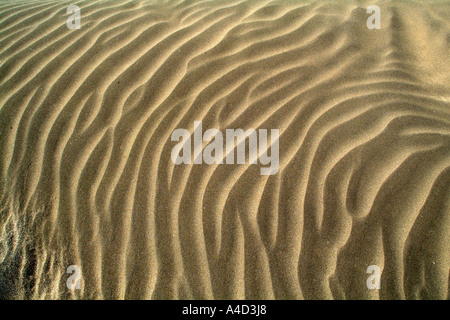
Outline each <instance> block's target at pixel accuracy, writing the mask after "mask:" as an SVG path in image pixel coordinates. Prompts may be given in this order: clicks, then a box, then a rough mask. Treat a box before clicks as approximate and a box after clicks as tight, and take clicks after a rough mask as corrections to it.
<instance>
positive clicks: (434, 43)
mask: <svg viewBox="0 0 450 320" xmlns="http://www.w3.org/2000/svg"><path fill="white" fill-rule="evenodd" d="M70 4H75V5H78V6H79V7H80V8H81V29H79V30H70V29H68V28H67V26H66V21H67V18H68V17H69V16H70V15H69V14H67V13H66V9H67V7H68V6H69V5H70ZM372 4H375V5H378V6H380V8H381V29H380V30H376V29H374V30H369V29H368V28H367V27H366V20H367V18H368V17H369V16H370V14H367V13H366V8H367V7H368V6H369V5H372ZM449 49H450V2H449V1H421V2H420V1H414V2H411V1H396V2H391V1H370V2H369V1H340V2H338V1H285V0H279V1H269V0H263V1H256V0H255V1H249V0H231V1H164V2H163V1H73V2H70V1H4V2H1V3H0V61H1V62H0V153H1V157H0V228H1V229H0V234H1V239H0V297H1V298H8V299H14V298H16V299H22V298H25V299H80V298H83V299H92V298H98V299H124V298H125V299H224V298H227V299H449V285H450V282H449V269H450V250H449V249H450V245H449V244H450V241H449V240H450V215H449V213H450V208H449V206H450V190H449V188H450V55H449V52H450V50H449ZM199 120H201V121H202V122H203V128H204V130H205V129H207V128H219V129H220V130H222V131H225V129H227V128H243V129H249V128H255V129H257V128H264V129H266V128H268V129H270V128H277V129H279V130H280V151H279V154H280V170H279V172H278V173H277V174H275V175H271V176H263V175H261V174H260V170H259V169H260V168H259V166H258V165H249V164H245V165H205V164H204V165H174V163H173V162H172V161H171V156H170V155H171V150H172V148H173V147H174V145H175V144H176V142H172V141H171V133H172V132H173V131H174V130H175V129H177V128H186V129H188V130H190V131H191V132H192V131H193V122H194V121H199ZM70 265H77V266H79V267H80V268H81V272H82V281H81V289H80V290H69V289H68V288H67V286H66V280H67V278H68V276H69V274H67V273H66V269H67V267H68V266H70ZM369 265H377V266H379V267H380V268H381V270H382V275H381V289H380V290H369V289H368V288H367V286H366V280H367V278H368V277H369V274H367V273H366V270H367V267H368V266H369Z"/></svg>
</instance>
